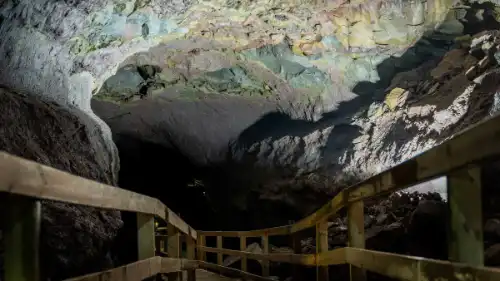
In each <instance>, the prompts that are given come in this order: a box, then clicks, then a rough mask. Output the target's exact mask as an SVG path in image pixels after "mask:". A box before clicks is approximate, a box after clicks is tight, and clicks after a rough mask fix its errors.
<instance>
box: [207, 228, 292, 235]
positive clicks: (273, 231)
mask: <svg viewBox="0 0 500 281" xmlns="http://www.w3.org/2000/svg"><path fill="white" fill-rule="evenodd" d="M291 228H292V225H285V226H278V227H271V228H264V229H256V230H248V231H198V232H199V233H203V234H204V235H205V236H223V237H261V236H263V235H265V234H267V235H268V236H277V235H288V234H291V233H292V232H291Z"/></svg>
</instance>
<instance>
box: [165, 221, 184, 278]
mask: <svg viewBox="0 0 500 281" xmlns="http://www.w3.org/2000/svg"><path fill="white" fill-rule="evenodd" d="M181 250H182V248H181V235H180V233H179V230H178V229H177V228H175V227H174V226H173V225H169V226H168V256H169V257H170V258H180V257H181ZM168 280H169V281H182V272H174V273H171V274H168Z"/></svg>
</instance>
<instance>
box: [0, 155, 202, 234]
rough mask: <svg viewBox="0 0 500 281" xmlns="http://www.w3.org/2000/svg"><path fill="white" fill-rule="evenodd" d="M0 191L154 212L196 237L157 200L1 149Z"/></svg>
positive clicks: (75, 202) (107, 207) (147, 212)
mask: <svg viewBox="0 0 500 281" xmlns="http://www.w3.org/2000/svg"><path fill="white" fill-rule="evenodd" d="M0 192H4V193H9V194H16V195H22V196H29V197H33V198H37V199H44V200H54V201H59V202H65V203H70V204H78V205H85V206H89V207H96V208H103V209H113V210H118V211H129V212H136V213H143V214H149V215H154V216H156V217H158V218H161V219H163V220H164V221H167V222H168V223H169V224H171V225H173V226H174V227H176V228H177V229H179V230H180V231H181V232H183V233H184V234H186V235H190V236H191V237H192V238H193V239H196V238H197V232H196V230H195V229H194V228H192V227H191V226H189V225H188V224H187V223H186V222H184V221H183V220H182V219H181V218H180V217H179V216H178V215H177V214H175V213H174V212H172V210H170V209H169V208H168V207H167V206H165V204H163V203H162V202H161V201H160V200H158V199H156V198H153V197H149V196H147V195H142V194H139V193H136V192H133V191H129V190H125V189H122V188H119V187H114V186H111V185H107V184H103V183H99V182H97V181H94V180H90V179H86V178H83V177H79V176H76V175H73V174H70V173H68V172H65V171H61V170H58V169H55V168H52V167H49V166H46V165H43V164H40V163H37V162H35V161H31V160H27V159H24V158H21V157H17V156H14V155H11V154H8V153H6V152H4V151H0Z"/></svg>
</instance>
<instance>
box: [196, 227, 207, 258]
mask: <svg viewBox="0 0 500 281" xmlns="http://www.w3.org/2000/svg"><path fill="white" fill-rule="evenodd" d="M196 244H197V245H198V249H197V254H198V260H200V261H206V260H207V256H206V253H205V251H203V250H202V249H201V247H205V245H206V242H205V235H203V234H200V233H198V240H197V241H196Z"/></svg>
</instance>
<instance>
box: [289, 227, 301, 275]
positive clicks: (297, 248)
mask: <svg viewBox="0 0 500 281" xmlns="http://www.w3.org/2000/svg"><path fill="white" fill-rule="evenodd" d="M301 237H302V235H301V233H300V232H297V233H293V234H292V236H291V239H292V249H293V253H294V254H302V244H301V243H300V242H301V240H302V239H301ZM300 273H301V270H300V265H298V264H293V265H292V280H293V281H301V280H302V277H301V276H300Z"/></svg>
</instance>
